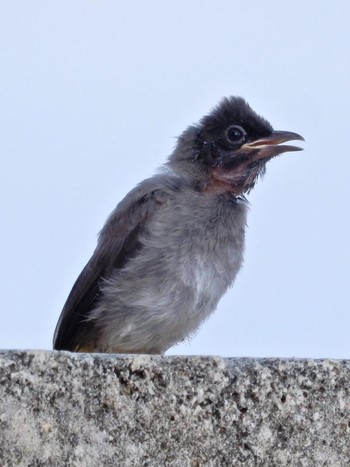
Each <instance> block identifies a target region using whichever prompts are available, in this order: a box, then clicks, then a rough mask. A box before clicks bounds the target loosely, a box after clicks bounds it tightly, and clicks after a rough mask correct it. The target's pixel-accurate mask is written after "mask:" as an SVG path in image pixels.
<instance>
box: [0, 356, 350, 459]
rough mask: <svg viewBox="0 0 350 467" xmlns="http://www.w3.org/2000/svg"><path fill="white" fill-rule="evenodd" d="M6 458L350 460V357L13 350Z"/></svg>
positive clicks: (0, 410) (2, 442) (2, 431)
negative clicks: (255, 357)
mask: <svg viewBox="0 0 350 467" xmlns="http://www.w3.org/2000/svg"><path fill="white" fill-rule="evenodd" d="M0 465H1V466H2V467H6V466H11V467H12V466H26V467H27V466H84V467H89V466H91V467H98V466H104V465H106V466H107V465H110V466H123V467H128V466H137V467H140V466H172V467H173V466H174V467H176V466H179V467H186V466H189V467H199V466H226V465H227V466H245V467H247V466H248V467H249V466H268V467H272V466H317V467H318V466H332V467H336V466H349V465H350V362H349V361H331V360H322V361H321V360H319V361H317V360H281V359H223V358H218V357H161V356H159V357H157V356H145V355H139V356H138V355H136V356H123V355H102V354H70V353H68V352H46V351H28V352H24V351H3V352H0Z"/></svg>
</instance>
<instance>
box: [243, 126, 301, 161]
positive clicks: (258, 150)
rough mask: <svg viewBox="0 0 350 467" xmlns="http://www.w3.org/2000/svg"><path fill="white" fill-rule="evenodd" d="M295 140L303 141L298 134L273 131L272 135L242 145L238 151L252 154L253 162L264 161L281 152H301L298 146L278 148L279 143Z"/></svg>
mask: <svg viewBox="0 0 350 467" xmlns="http://www.w3.org/2000/svg"><path fill="white" fill-rule="evenodd" d="M295 139H298V140H300V141H305V140H304V138H303V137H302V136H300V135H298V133H293V132H291V131H274V132H273V133H272V135H270V136H267V137H266V138H261V139H257V140H255V141H251V142H249V143H246V144H243V146H241V149H240V150H241V151H243V152H244V153H246V154H254V156H253V160H259V159H266V158H271V157H274V156H277V155H278V154H282V153H283V152H289V151H302V150H303V148H299V147H298V146H291V145H284V146H280V144H281V143H285V142H286V141H291V140H295Z"/></svg>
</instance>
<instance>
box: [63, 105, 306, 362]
mask: <svg viewBox="0 0 350 467" xmlns="http://www.w3.org/2000/svg"><path fill="white" fill-rule="evenodd" d="M290 139H302V138H301V137H300V136H299V135H297V134H295V133H290V132H274V130H273V128H272V127H271V125H270V124H269V123H268V122H267V121H266V120H264V119H263V118H261V117H259V116H258V115H257V114H256V113H255V112H253V110H252V109H251V108H250V107H249V106H248V104H247V103H246V102H245V101H244V100H243V99H241V98H237V97H231V98H226V99H223V100H222V101H221V103H220V104H219V105H218V106H217V107H216V108H215V109H214V110H213V111H212V112H211V113H210V114H209V115H207V116H206V117H204V118H203V119H202V120H201V121H200V123H199V124H198V125H193V126H190V127H189V128H188V129H187V130H186V131H185V132H184V133H183V134H182V135H181V136H180V138H179V139H178V143H177V146H176V148H175V150H174V152H173V154H172V155H171V156H170V157H169V160H168V162H167V163H166V164H165V165H164V166H163V168H162V170H161V172H160V173H159V174H157V175H155V176H154V177H152V178H150V179H147V180H144V181H143V182H141V183H140V184H139V185H138V186H137V187H136V188H135V189H134V190H132V191H131V192H130V193H129V194H127V196H126V197H125V198H124V199H123V200H122V201H121V202H120V203H119V204H118V205H117V207H116V209H115V210H114V211H113V212H112V214H111V215H110V217H109V218H108V220H107V222H106V224H105V226H104V227H103V229H102V231H101V233H100V235H99V240H98V244H97V247H96V250H95V252H94V254H93V256H92V258H91V259H90V261H89V262H88V264H87V265H86V267H85V268H84V270H83V271H82V273H81V274H80V276H79V277H78V279H77V281H76V283H75V285H74V287H73V289H72V291H71V293H70V295H69V297H68V299H67V302H66V304H65V306H64V308H63V311H62V314H61V316H60V319H59V321H58V324H57V327H56V331H55V336H54V348H55V349H66V350H72V351H91V352H116V353H163V352H165V351H166V350H167V349H168V348H169V347H171V346H172V345H174V344H176V343H177V342H179V341H181V340H183V339H185V338H186V337H188V336H190V335H191V334H192V333H194V332H195V331H196V330H197V329H198V327H199V326H200V324H201V323H202V322H203V321H204V320H205V319H206V318H207V317H208V316H209V315H210V314H211V313H212V312H213V311H214V310H215V308H216V306H217V304H218V302H219V300H220V298H221V297H222V295H223V294H224V293H225V292H226V290H227V289H228V287H229V286H230V285H232V283H233V281H234V279H235V277H236V275H237V273H238V271H239V269H240V268H241V265H242V261H243V251H244V231H245V226H246V216H247V202H246V200H245V198H244V193H246V192H249V191H250V190H251V189H252V188H253V186H254V184H255V182H256V180H257V177H258V176H259V175H261V174H262V173H263V172H264V170H265V164H266V162H267V161H268V160H269V159H271V158H272V157H274V156H275V155H277V154H280V153H282V152H286V151H292V150H297V149H298V148H295V147H294V146H279V143H281V142H285V141H288V140H290Z"/></svg>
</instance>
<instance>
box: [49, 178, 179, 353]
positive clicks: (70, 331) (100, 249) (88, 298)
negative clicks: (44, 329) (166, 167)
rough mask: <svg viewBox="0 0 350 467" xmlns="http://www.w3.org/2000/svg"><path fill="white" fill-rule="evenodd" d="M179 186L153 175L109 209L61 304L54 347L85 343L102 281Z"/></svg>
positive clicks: (72, 347) (127, 255)
mask: <svg viewBox="0 0 350 467" xmlns="http://www.w3.org/2000/svg"><path fill="white" fill-rule="evenodd" d="M178 188H179V181H178V180H175V179H174V180H171V179H169V178H168V179H167V178H164V177H163V178H160V177H158V178H157V177H154V178H152V179H149V180H146V181H145V182H143V183H142V184H140V185H139V186H138V187H136V188H135V189H134V190H133V191H131V192H130V193H129V194H128V195H127V196H126V197H125V198H124V200H123V201H122V202H121V203H119V205H118V206H117V208H116V209H115V211H113V212H112V214H111V215H110V217H109V219H108V220H107V222H106V224H105V226H104V227H103V229H102V230H101V232H100V236H99V241H98V245H97V247H96V250H95V252H94V254H93V256H92V257H91V259H90V261H89V262H88V263H87V265H86V266H85V268H84V269H83V271H82V272H81V274H80V275H79V277H78V279H77V280H76V282H75V284H74V286H73V288H72V291H71V292H70V294H69V296H68V299H67V301H66V303H65V305H64V308H63V310H62V313H61V316H60V318H59V321H58V323H57V326H56V330H55V334H54V338H53V347H54V349H56V350H71V351H76V350H80V346H84V339H83V336H86V335H87V334H89V331H91V326H92V324H91V322H89V321H88V317H89V314H90V312H91V310H92V309H93V308H94V307H95V306H96V304H97V301H98V299H99V296H100V286H101V281H102V280H103V279H106V278H108V277H109V275H110V274H111V272H112V271H113V269H115V268H122V267H123V265H124V264H125V262H126V261H128V259H129V258H130V256H131V255H132V254H133V253H135V251H136V250H137V249H138V248H140V247H141V245H140V243H139V237H140V233H141V232H142V231H143V230H144V229H145V227H146V225H147V223H148V221H149V219H150V217H151V216H152V215H153V214H154V212H155V211H156V210H157V209H160V208H161V206H162V205H163V204H164V203H166V201H167V199H168V197H169V196H170V194H171V192H174V190H175V191H176V190H177V189H178ZM87 350H88V349H87Z"/></svg>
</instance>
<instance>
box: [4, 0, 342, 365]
mask: <svg viewBox="0 0 350 467" xmlns="http://www.w3.org/2000/svg"><path fill="white" fill-rule="evenodd" d="M349 24H350V3H349V2H348V1H346V0H344V1H334V2H319V1H315V0H308V1H298V0H296V1H294V2H293V3H291V2H283V1H277V0H275V1H264V2H262V1H260V0H256V1H253V0H251V1H250V0H247V1H237V2H232V1H225V0H220V1H216V0H208V1H205V0H202V1H199V0H191V1H188V0H177V1H169V0H158V1H155V0H153V1H141V0H139V1H133V0H131V1H128V2H124V1H103V0H99V1H88V0H84V1H83V0H75V1H74V0H69V1H68V0H66V1H65V0H61V1H59V2H57V1H49V0H45V1H44V0H43V1H31V2H28V1H26V0H22V1H16V0H12V1H1V2H0V67H1V69H0V157H1V170H0V187H1V196H0V212H1V229H0V255H1V272H0V273H1V278H0V279H1V280H0V287H1V307H0V347H1V348H36V349H49V348H51V339H52V334H53V331H54V327H55V324H56V321H57V319H58V316H59V314H60V311H61V308H62V306H63V304H64V301H65V299H66V297H67V295H68V293H69V291H70V289H71V287H72V285H73V283H74V281H75V279H76V277H77V276H78V274H79V273H80V271H81V269H82V268H83V267H84V265H85V263H86V262H87V260H88V259H89V257H90V255H91V254H92V252H93V250H94V248H95V244H96V236H97V233H98V231H99V230H100V228H101V227H102V225H103V223H104V221H105V219H106V217H107V215H108V214H109V213H110V211H111V210H112V209H113V208H114V207H115V205H116V204H117V202H118V201H120V200H121V199H122V197H123V196H124V195H125V194H126V193H127V192H128V191H129V190H130V189H131V188H133V187H134V185H135V184H136V183H137V182H138V181H140V180H142V179H143V178H146V177H148V176H150V175H152V174H153V173H154V171H155V170H156V169H157V167H158V166H160V165H161V164H162V163H163V162H164V161H165V160H166V157H167V156H168V155H169V154H170V153H171V151H172V148H173V147H174V144H175V137H176V136H178V135H179V134H180V133H181V132H182V131H183V130H184V129H185V128H186V127H187V125H189V124H191V123H193V122H196V121H198V119H199V118H200V117H201V116H202V115H204V114H205V113H207V112H208V111H210V109H211V108H212V107H213V106H214V105H216V103H217V102H218V101H219V100H220V98H221V97H223V96H229V95H240V96H243V97H245V98H246V99H247V101H248V102H249V103H250V104H251V106H252V107H253V108H254V109H255V110H256V111H257V112H258V113H260V114H262V115H263V116H264V117H265V118H267V119H268V120H269V121H270V122H271V123H272V125H273V126H274V127H275V128H276V129H278V130H290V131H295V132H298V133H300V134H302V135H303V136H304V137H305V140H306V142H305V143H302V145H303V147H304V148H305V150H304V151H303V152H298V153H289V154H285V155H283V156H281V157H280V158H277V159H275V160H274V161H272V162H271V163H270V164H269V165H268V168H267V169H268V170H267V174H266V176H265V178H264V180H263V181H260V182H259V183H258V185H257V186H256V188H255V190H254V192H252V193H251V195H250V196H249V200H250V202H251V211H250V215H249V228H248V231H247V246H246V255H245V264H244V268H243V270H242V271H241V273H240V274H239V277H238V278H237V280H236V283H235V285H234V287H233V288H232V289H231V290H230V292H229V293H227V295H226V296H225V297H224V299H223V300H222V301H221V302H220V304H219V307H218V309H217V311H216V312H215V314H214V315H212V316H211V318H210V319H209V320H208V321H207V322H206V323H205V324H204V325H203V326H202V327H201V329H200V330H199V332H198V333H197V335H196V336H195V337H194V338H193V339H192V340H191V341H190V342H187V343H184V344H181V345H179V346H176V347H174V348H172V349H171V350H170V351H169V352H168V354H219V355H224V356H260V357H264V356H268V357H272V356H280V357H293V356H295V357H337V358H350V343H349V334H350V306H349V298H350V287H349V263H350V261H349V260H350V248H349V236H350V228H349V188H348V186H349V178H350V177H349V175H350V150H349V144H350V141H349V126H350V125H349V124H350V121H349V109H350V93H349V86H350V84H349V83H350V53H349V49H350V28H349Z"/></svg>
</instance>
